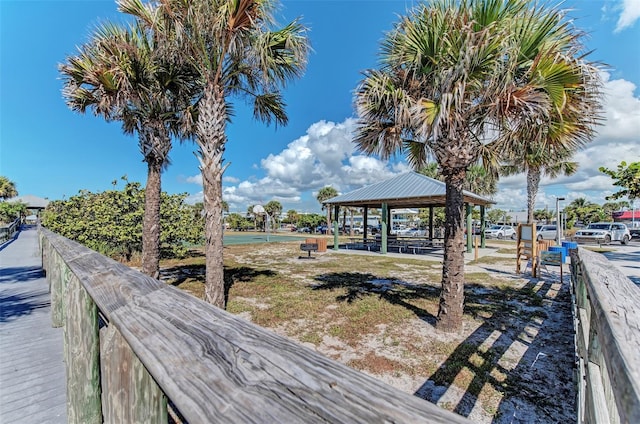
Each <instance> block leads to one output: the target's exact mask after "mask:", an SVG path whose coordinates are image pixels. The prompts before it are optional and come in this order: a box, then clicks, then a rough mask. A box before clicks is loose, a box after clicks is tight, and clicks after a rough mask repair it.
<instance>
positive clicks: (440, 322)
mask: <svg viewBox="0 0 640 424" xmlns="http://www.w3.org/2000/svg"><path fill="white" fill-rule="evenodd" d="M465 172H466V171H465V169H464V168H455V169H453V170H451V171H450V172H446V170H444V169H443V173H444V175H445V183H446V200H445V202H446V205H445V209H446V210H445V216H446V218H445V225H444V239H445V240H444V243H445V244H444V260H443V263H442V291H441V293H440V306H439V309H438V318H437V321H436V328H437V329H438V330H442V331H444V332H449V333H450V332H456V331H458V330H460V328H462V313H463V308H464V226H463V222H462V216H463V207H464V197H463V195H462V190H463V184H464V179H465Z"/></svg>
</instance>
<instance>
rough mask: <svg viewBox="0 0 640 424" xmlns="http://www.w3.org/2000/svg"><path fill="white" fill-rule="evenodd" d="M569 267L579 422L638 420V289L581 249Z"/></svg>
mask: <svg viewBox="0 0 640 424" xmlns="http://www.w3.org/2000/svg"><path fill="white" fill-rule="evenodd" d="M571 268H572V273H571V277H572V286H573V301H574V327H575V331H576V340H575V345H576V352H577V373H578V396H579V399H578V423H612V424H615V423H640V309H639V305H640V290H639V289H638V287H636V286H635V285H634V284H633V283H632V282H631V281H630V280H629V279H628V278H627V277H625V276H624V275H623V274H622V273H621V272H620V271H619V270H618V269H617V268H615V267H613V266H611V264H610V263H609V262H608V261H607V259H606V258H605V257H604V256H602V255H600V254H598V253H594V252H591V251H589V250H586V249H582V248H580V249H579V250H578V249H575V250H574V249H572V250H571Z"/></svg>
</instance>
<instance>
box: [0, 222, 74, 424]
mask: <svg viewBox="0 0 640 424" xmlns="http://www.w3.org/2000/svg"><path fill="white" fill-rule="evenodd" d="M62 338H63V335H62V328H52V327H51V310H50V296H49V286H48V284H47V281H46V279H45V277H44V273H43V271H42V266H41V259H40V253H39V251H38V233H37V230H36V229H35V228H33V227H31V228H30V227H27V228H25V229H24V230H23V231H21V232H20V233H18V235H17V236H16V238H15V239H14V240H11V241H9V242H7V243H5V244H3V245H1V246H0V423H2V424H5V423H6V424H9V423H12V424H16V423H25V424H27V423H29V424H31V423H39V424H40V423H52V424H53V423H66V422H67V413H66V379H65V370H64V362H63V340H62Z"/></svg>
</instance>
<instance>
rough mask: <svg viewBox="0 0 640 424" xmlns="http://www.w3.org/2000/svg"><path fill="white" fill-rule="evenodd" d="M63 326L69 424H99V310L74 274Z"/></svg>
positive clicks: (69, 289) (100, 410) (100, 414)
mask: <svg viewBox="0 0 640 424" xmlns="http://www.w3.org/2000/svg"><path fill="white" fill-rule="evenodd" d="M66 304H67V313H66V319H65V325H64V341H65V358H66V365H67V419H68V422H69V423H74V424H75V423H77V424H94V423H95V424H102V408H101V404H100V346H99V344H100V343H99V336H98V308H97V307H96V305H95V303H94V302H93V300H91V296H89V294H88V293H87V291H86V290H85V289H84V287H82V284H80V281H79V280H78V278H77V277H76V276H75V275H73V276H72V277H71V279H70V281H69V285H68V288H67V292H66Z"/></svg>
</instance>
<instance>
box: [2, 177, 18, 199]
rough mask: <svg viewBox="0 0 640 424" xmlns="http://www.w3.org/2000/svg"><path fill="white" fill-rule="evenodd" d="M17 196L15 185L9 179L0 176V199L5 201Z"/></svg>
mask: <svg viewBox="0 0 640 424" xmlns="http://www.w3.org/2000/svg"><path fill="white" fill-rule="evenodd" d="M17 195H18V190H16V183H14V182H13V181H11V180H10V179H9V178H7V177H5V176H2V175H0V199H2V200H7V199H11V198H12V197H16V196H17Z"/></svg>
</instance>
